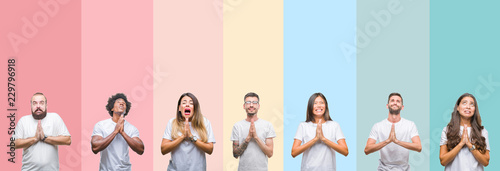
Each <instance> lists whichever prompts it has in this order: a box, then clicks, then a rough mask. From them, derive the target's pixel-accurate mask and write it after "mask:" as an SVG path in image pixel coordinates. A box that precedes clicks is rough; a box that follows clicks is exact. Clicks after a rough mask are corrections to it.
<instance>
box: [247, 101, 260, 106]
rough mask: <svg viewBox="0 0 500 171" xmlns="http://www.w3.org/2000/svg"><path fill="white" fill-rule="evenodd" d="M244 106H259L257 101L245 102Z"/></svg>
mask: <svg viewBox="0 0 500 171" xmlns="http://www.w3.org/2000/svg"><path fill="white" fill-rule="evenodd" d="M245 104H246V105H250V104H254V105H256V104H259V101H246V102H245Z"/></svg>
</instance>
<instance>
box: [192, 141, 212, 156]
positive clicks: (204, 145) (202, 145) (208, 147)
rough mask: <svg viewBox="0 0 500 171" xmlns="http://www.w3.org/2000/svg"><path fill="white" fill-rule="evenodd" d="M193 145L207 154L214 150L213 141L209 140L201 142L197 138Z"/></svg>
mask: <svg viewBox="0 0 500 171" xmlns="http://www.w3.org/2000/svg"><path fill="white" fill-rule="evenodd" d="M194 145H195V146H196V147H197V148H198V149H200V150H201V151H203V152H205V153H207V154H212V152H213V151H214V143H211V142H202V141H200V140H197V141H196V142H194Z"/></svg>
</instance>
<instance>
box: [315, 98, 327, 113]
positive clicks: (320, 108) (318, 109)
mask: <svg viewBox="0 0 500 171" xmlns="http://www.w3.org/2000/svg"><path fill="white" fill-rule="evenodd" d="M313 114H314V116H323V115H324V114H325V100H324V99H323V98H321V97H320V96H318V97H316V99H314V105H313Z"/></svg>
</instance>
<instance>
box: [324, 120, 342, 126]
mask: <svg viewBox="0 0 500 171" xmlns="http://www.w3.org/2000/svg"><path fill="white" fill-rule="evenodd" d="M326 124H327V125H335V126H338V125H339V123H338V122H336V121H333V120H332V121H326Z"/></svg>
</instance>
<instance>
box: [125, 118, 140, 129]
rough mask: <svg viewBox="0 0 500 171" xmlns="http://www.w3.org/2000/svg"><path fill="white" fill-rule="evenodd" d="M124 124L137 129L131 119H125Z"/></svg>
mask: <svg viewBox="0 0 500 171" xmlns="http://www.w3.org/2000/svg"><path fill="white" fill-rule="evenodd" d="M124 125H127V126H130V127H132V128H135V129H137V128H136V127H135V126H134V125H132V124H131V123H130V122H129V121H127V120H125V122H124Z"/></svg>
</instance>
